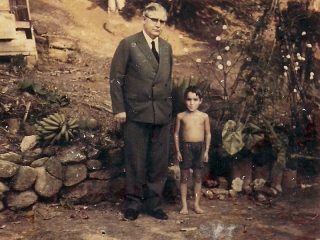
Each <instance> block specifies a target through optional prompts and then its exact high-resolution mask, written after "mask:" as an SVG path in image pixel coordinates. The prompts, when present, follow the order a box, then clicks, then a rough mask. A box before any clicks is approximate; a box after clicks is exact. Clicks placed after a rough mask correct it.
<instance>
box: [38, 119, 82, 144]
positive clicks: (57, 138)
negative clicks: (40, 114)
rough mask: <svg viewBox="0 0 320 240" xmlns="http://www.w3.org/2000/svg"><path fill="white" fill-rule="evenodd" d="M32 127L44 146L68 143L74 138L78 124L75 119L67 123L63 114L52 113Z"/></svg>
mask: <svg viewBox="0 0 320 240" xmlns="http://www.w3.org/2000/svg"><path fill="white" fill-rule="evenodd" d="M34 127H35V130H36V132H37V134H38V135H39V137H40V139H42V140H43V141H44V145H48V144H50V145H52V144H60V143H69V142H70V140H71V139H73V138H75V134H76V133H77V128H78V127H79V123H78V120H77V119H69V120H68V121H67V120H66V118H65V115H64V114H61V113H60V114H59V113H54V114H51V115H49V116H48V117H45V118H43V119H42V120H40V121H38V122H37V123H36V124H35V125H34Z"/></svg>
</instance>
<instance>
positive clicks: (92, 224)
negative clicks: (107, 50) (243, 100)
mask: <svg viewBox="0 0 320 240" xmlns="http://www.w3.org/2000/svg"><path fill="white" fill-rule="evenodd" d="M317 183H318V185H314V186H312V187H310V188H306V189H301V188H300V187H296V188H294V189H290V190H286V191H284V192H283V193H282V194H281V195H280V196H277V197H276V198H274V199H269V201H268V202H265V203H259V202H256V201H255V200H253V199H252V198H250V197H248V196H238V197H236V198H234V199H232V198H230V199H226V200H223V201H221V200H217V199H216V200H208V199H205V198H202V201H201V204H202V206H203V209H204V210H205V213H204V214H195V213H194V212H193V211H192V199H191V198H189V200H188V202H189V204H190V206H191V207H190V212H189V215H181V214H179V210H180V205H179V203H178V202H175V203H173V202H168V201H165V202H164V206H163V209H164V210H165V211H166V212H167V213H168V215H169V219H168V220H166V221H163V220H156V219H154V218H151V217H149V216H148V215H146V214H145V213H144V212H142V213H141V214H140V215H139V217H138V219H137V220H136V221H134V222H131V221H125V220H124V219H123V214H122V213H121V201H119V202H102V203H100V204H97V205H92V206H76V208H75V209H74V210H68V209H65V208H62V207H61V206H60V205H57V204H43V203H39V204H37V205H35V206H34V207H33V210H29V211H23V212H12V211H9V210H6V211H4V212H1V213H0V235H1V239H2V240H13V239H28V240H29V239H30V240H35V239H43V240H49V239H52V240H55V239H70V240H72V239H74V240H76V239H77V240H78V239H83V240H99V239H101V240H102V239H108V240H109V239H128V240H129V239H143V240H149V239H159V240H165V239H208V240H209V239H237V240H238V239H239V240H244V239H250V240H254V239H257V240H267V239H272V240H274V239H279V240H280V239H281V240H292V239H299V240H309V239H310V240H315V239H320V229H319V225H320V217H319V213H320V203H319V190H320V186H319V184H320V181H319V180H317Z"/></svg>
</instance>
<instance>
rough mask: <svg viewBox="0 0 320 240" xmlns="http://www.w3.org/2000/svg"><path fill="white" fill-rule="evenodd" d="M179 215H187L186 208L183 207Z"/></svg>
mask: <svg viewBox="0 0 320 240" xmlns="http://www.w3.org/2000/svg"><path fill="white" fill-rule="evenodd" d="M180 214H183V215H187V214H189V212H188V209H187V208H186V207H183V208H182V209H181V210H180Z"/></svg>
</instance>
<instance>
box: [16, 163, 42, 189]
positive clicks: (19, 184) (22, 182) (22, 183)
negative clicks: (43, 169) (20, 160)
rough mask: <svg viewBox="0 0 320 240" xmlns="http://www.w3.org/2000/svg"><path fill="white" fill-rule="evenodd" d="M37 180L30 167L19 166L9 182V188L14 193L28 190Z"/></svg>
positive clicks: (35, 173) (33, 170)
mask: <svg viewBox="0 0 320 240" xmlns="http://www.w3.org/2000/svg"><path fill="white" fill-rule="evenodd" d="M36 178H37V172H36V170H35V169H34V168H32V167H27V166H21V167H19V169H18V171H17V172H16V174H15V175H14V177H13V178H12V180H11V184H10V187H11V188H13V189H14V190H16V191H20V192H22V191H25V190H27V189H29V188H30V187H31V186H32V185H33V183H34V182H35V180H36Z"/></svg>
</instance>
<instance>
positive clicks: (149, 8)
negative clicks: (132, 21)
mask: <svg viewBox="0 0 320 240" xmlns="http://www.w3.org/2000/svg"><path fill="white" fill-rule="evenodd" d="M154 11H159V12H163V13H165V14H166V16H168V12H167V10H166V9H165V8H164V7H162V6H161V5H160V4H159V3H149V4H148V5H147V6H146V7H145V9H144V11H143V16H149V13H150V12H154Z"/></svg>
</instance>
